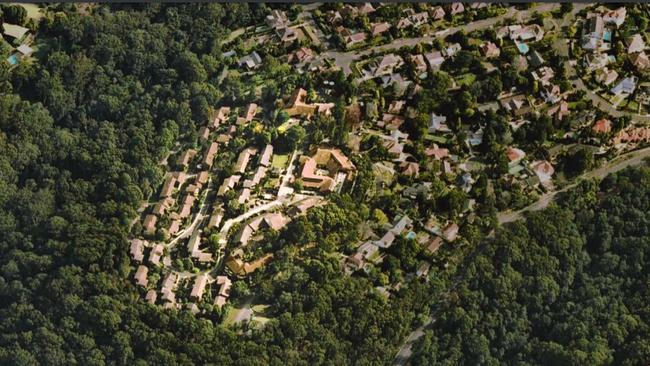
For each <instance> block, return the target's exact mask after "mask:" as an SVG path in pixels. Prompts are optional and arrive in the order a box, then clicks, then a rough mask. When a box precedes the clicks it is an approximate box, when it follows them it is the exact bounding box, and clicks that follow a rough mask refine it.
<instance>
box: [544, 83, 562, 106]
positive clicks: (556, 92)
mask: <svg viewBox="0 0 650 366" xmlns="http://www.w3.org/2000/svg"><path fill="white" fill-rule="evenodd" d="M541 95H542V97H543V98H544V101H546V102H547V103H551V104H555V103H557V102H559V101H560V98H561V92H560V87H559V86H557V85H555V84H549V85H547V86H545V87H544V88H543V89H542V92H541Z"/></svg>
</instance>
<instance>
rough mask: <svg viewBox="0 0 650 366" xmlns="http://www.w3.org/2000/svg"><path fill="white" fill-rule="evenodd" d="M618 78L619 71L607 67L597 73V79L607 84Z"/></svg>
mask: <svg viewBox="0 0 650 366" xmlns="http://www.w3.org/2000/svg"><path fill="white" fill-rule="evenodd" d="M616 79H618V72H616V70H609V69H608V68H607V67H605V68H603V69H601V70H599V71H598V72H597V73H596V81H598V82H600V83H603V84H604V85H605V86H608V85H610V84H611V83H613V82H614V81H616Z"/></svg>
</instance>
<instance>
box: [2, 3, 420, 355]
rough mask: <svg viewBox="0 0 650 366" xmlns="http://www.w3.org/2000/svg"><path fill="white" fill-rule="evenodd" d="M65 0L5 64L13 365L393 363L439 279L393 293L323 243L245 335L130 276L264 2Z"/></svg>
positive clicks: (346, 216) (343, 217)
mask: <svg viewBox="0 0 650 366" xmlns="http://www.w3.org/2000/svg"><path fill="white" fill-rule="evenodd" d="M61 7H62V8H61V9H60V11H58V12H55V13H53V15H52V16H49V17H47V18H45V19H43V20H42V21H41V22H40V24H39V29H38V39H39V42H40V43H39V45H40V46H39V47H40V49H39V51H38V53H37V56H38V62H34V63H21V65H19V66H18V67H17V68H14V69H12V70H11V72H4V71H3V72H2V73H0V76H1V77H2V80H0V84H1V85H2V91H0V131H1V133H0V151H2V153H1V154H0V166H1V168H0V172H1V174H0V185H1V186H2V187H3V188H2V189H1V190H0V207H1V208H0V252H1V253H2V256H0V330H1V334H0V364H2V365H21V366H22V365H39V364H43V365H45V364H47V365H71V364H80V365H134V364H136V365H137V364H142V365H144V364H155V365H174V364H182V365H192V364H194V365H203V364H215V365H262V364H274V365H285V364H294V365H300V364H303V365H311V364H332V365H342V364H382V363H386V362H388V361H389V360H390V359H391V358H392V355H393V353H394V350H395V349H396V347H397V345H398V343H399V342H400V340H401V339H402V338H403V337H404V336H405V335H406V334H407V333H408V332H409V331H410V329H411V328H412V324H413V322H416V321H417V316H416V314H426V311H427V309H428V302H427V299H428V298H429V296H427V294H428V290H427V288H425V286H423V285H419V284H415V285H413V286H409V287H408V288H405V289H403V290H402V291H401V292H400V294H399V295H398V296H396V297H394V300H393V301H390V302H388V301H386V299H385V298H384V297H383V296H381V295H379V294H378V293H377V291H376V290H374V287H373V285H372V283H371V282H370V281H368V280H367V279H364V278H353V279H351V278H349V277H344V275H343V274H342V273H341V271H340V268H339V267H338V265H335V264H336V263H335V261H333V259H332V258H331V256H329V255H328V253H327V252H326V251H322V250H320V249H318V248H315V249H310V250H313V251H314V253H313V257H311V259H310V260H309V261H304V260H300V259H299V258H296V257H295V256H292V255H291V251H290V249H291V248H287V250H286V253H285V252H283V251H280V252H278V253H277V258H278V259H277V260H276V261H274V264H273V267H272V268H270V271H277V273H278V274H283V275H284V277H283V278H278V279H276V280H275V281H274V282H273V283H267V284H264V285H263V287H264V288H262V289H261V290H262V291H261V292H262V294H263V296H264V297H266V298H268V300H269V302H270V304H271V305H272V307H273V308H274V309H275V310H274V312H275V315H276V316H275V318H276V319H277V321H273V322H271V323H269V324H268V325H267V326H266V327H265V328H263V329H262V330H255V331H250V332H246V333H245V334H243V335H237V334H236V333H235V331H233V330H230V329H226V328H224V327H221V326H218V325H216V324H213V323H212V322H210V321H208V320H205V319H200V318H198V317H195V316H193V315H191V314H190V313H189V312H187V311H164V310H162V309H160V308H158V307H155V306H151V305H149V304H146V303H145V302H143V301H141V300H140V299H139V294H138V292H137V291H136V288H135V286H134V285H132V283H131V280H130V278H131V276H132V273H130V271H131V266H130V265H129V258H128V256H127V252H128V250H127V248H128V244H127V237H128V234H129V233H128V231H129V225H130V223H131V220H132V219H133V218H134V217H136V216H137V215H136V210H137V208H138V206H139V205H140V203H141V201H142V200H143V199H146V198H147V197H148V196H149V195H150V194H151V193H152V191H153V190H154V189H155V187H156V186H157V185H158V184H159V183H160V180H161V177H162V173H163V169H162V168H161V167H160V166H159V164H158V162H159V161H160V160H161V159H163V158H164V157H165V156H166V155H167V154H168V153H169V151H170V150H171V149H173V147H174V144H175V141H177V140H180V141H183V142H185V143H191V141H196V126H197V125H202V124H203V123H205V119H206V116H207V113H208V111H209V108H210V107H212V106H217V105H219V101H220V99H221V98H223V97H228V96H229V95H230V94H236V93H230V90H233V88H231V87H230V86H229V85H225V86H224V87H223V88H217V84H218V82H217V78H218V73H219V71H220V70H221V68H222V63H223V62H224V61H223V60H222V56H221V54H222V49H221V44H220V40H221V39H223V38H224V36H225V34H227V32H228V31H229V30H230V29H234V28H236V27H239V26H243V25H247V24H249V23H251V22H253V21H261V19H262V17H263V16H264V15H265V14H267V13H268V10H267V9H265V5H263V4H250V5H247V4H192V5H173V6H172V5H169V6H168V5H162V4H148V5H145V6H143V5H121V6H116V7H112V8H110V9H109V8H108V7H99V8H98V11H96V12H94V13H93V14H92V15H89V16H80V15H79V14H77V13H76V11H74V7H72V8H69V6H68V5H62V6H61ZM226 84H228V83H226ZM358 210H359V207H358V205H356V204H355V203H353V202H352V201H351V200H350V198H349V197H342V198H341V202H340V204H339V205H337V206H336V207H335V206H332V208H325V209H322V210H318V211H317V212H315V213H314V214H313V215H314V219H315V218H316V216H318V215H322V217H321V219H320V220H319V221H317V222H319V223H320V224H318V225H316V224H315V222H314V221H313V220H312V222H310V223H309V227H308V229H309V230H310V235H311V237H315V238H318V237H326V238H328V239H327V241H328V242H332V243H335V244H336V245H339V243H337V241H338V240H339V239H340V238H338V237H337V235H336V233H333V232H332V231H333V230H334V229H335V228H348V229H349V228H351V225H354V224H355V223H356V222H358V221H355V220H356V219H355V218H354V217H355V216H354V215H355V212H356V211H358ZM362 214H363V213H362ZM303 224H305V222H302V221H301V222H298V223H296V225H303ZM332 225H336V226H332ZM350 231H352V230H350ZM283 240H286V241H287V242H290V241H292V238H291V237H287V238H284V239H283ZM303 244H304V243H303V242H296V243H295V245H296V246H300V245H303Z"/></svg>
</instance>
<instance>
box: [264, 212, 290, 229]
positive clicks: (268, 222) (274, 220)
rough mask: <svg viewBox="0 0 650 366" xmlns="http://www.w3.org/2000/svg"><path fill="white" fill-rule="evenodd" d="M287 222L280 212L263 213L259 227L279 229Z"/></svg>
mask: <svg viewBox="0 0 650 366" xmlns="http://www.w3.org/2000/svg"><path fill="white" fill-rule="evenodd" d="M288 223H289V220H287V219H286V218H285V217H284V216H283V215H282V214H281V213H279V212H275V213H270V214H267V215H264V219H263V220H262V222H261V223H260V227H267V228H269V229H271V230H275V231H279V230H280V229H282V228H283V227H285V226H286V225H287V224H288Z"/></svg>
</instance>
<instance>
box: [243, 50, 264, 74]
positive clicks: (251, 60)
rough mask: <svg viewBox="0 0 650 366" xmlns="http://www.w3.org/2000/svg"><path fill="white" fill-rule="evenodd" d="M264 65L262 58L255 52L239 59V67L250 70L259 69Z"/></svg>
mask: <svg viewBox="0 0 650 366" xmlns="http://www.w3.org/2000/svg"><path fill="white" fill-rule="evenodd" d="M261 64H262V57H260V55H259V54H258V53H257V52H256V51H253V52H252V53H251V54H249V55H246V56H244V57H242V58H241V59H239V67H242V66H245V67H246V68H247V69H248V70H253V69H256V68H258V67H259V66H260V65H261Z"/></svg>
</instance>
